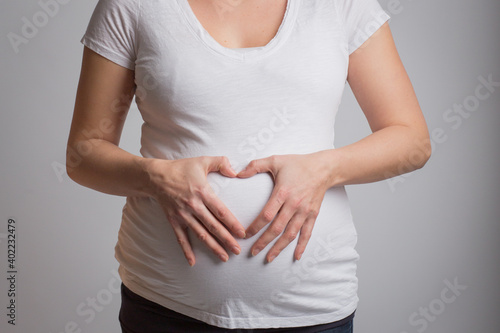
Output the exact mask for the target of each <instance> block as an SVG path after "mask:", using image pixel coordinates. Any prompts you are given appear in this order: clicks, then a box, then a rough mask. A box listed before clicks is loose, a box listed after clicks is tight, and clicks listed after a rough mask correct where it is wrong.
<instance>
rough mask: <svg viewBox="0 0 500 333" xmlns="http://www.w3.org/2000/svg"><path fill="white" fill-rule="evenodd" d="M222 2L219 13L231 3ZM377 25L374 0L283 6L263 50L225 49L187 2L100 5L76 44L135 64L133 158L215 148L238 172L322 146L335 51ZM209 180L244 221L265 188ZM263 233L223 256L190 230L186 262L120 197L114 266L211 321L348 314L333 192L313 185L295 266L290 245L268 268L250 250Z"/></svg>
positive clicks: (341, 229)
mask: <svg viewBox="0 0 500 333" xmlns="http://www.w3.org/2000/svg"><path fill="white" fill-rule="evenodd" d="M222 3H223V4H221V6H220V7H219V8H218V10H219V11H220V12H221V13H223V12H224V11H225V10H229V9H230V8H228V7H227V6H230V5H231V4H230V3H229V2H222ZM388 19H389V15H388V14H386V13H385V12H384V11H383V10H382V8H381V7H380V5H379V3H378V2H377V0H289V1H288V4H287V8H286V13H285V16H284V19H283V21H282V23H281V26H280V28H279V31H278V33H277V34H276V36H275V37H274V38H273V39H272V40H271V41H270V42H269V43H268V44H267V45H266V46H264V47H258V48H249V49H238V50H235V49H229V48H226V47H223V46H222V45H220V44H219V43H218V42H217V41H215V39H213V38H212V37H211V36H210V35H209V34H208V32H207V31H206V30H205V29H204V28H203V26H202V25H201V24H200V22H199V21H198V20H197V19H196V16H195V15H194V13H193V11H192V10H191V7H190V6H189V3H188V1H187V0H148V1H141V0H100V1H99V3H98V4H97V7H96V9H95V11H94V14H93V16H92V18H91V20H90V23H89V26H88V29H87V31H86V33H85V35H84V37H83V38H82V43H84V44H85V45H86V46H87V47H89V48H91V49H92V50H94V51H96V52H97V53H99V54H101V55H103V56H104V57H106V58H108V59H110V60H111V61H113V62H115V63H117V64H119V65H121V66H124V67H126V68H129V69H132V70H135V82H136V84H137V90H136V98H135V100H136V103H137V106H138V108H139V110H140V112H141V115H142V118H143V120H144V123H143V125H142V138H141V154H142V155H143V156H145V157H152V158H162V159H180V158H186V157H193V156H202V155H212V156H218V155H224V156H227V157H228V158H229V159H230V161H231V163H232V164H233V166H234V168H235V169H236V170H240V169H242V168H243V167H244V166H245V165H246V164H247V163H248V162H249V161H250V160H252V159H255V158H262V157H266V156H270V155H273V154H307V153H312V152H316V151H319V150H325V149H333V148H334V146H333V143H334V123H335V116H336V113H337V109H338V106H339V104H340V101H341V97H342V94H343V91H344V87H345V83H346V76H347V68H348V60H349V54H350V53H352V52H353V51H354V50H356V49H357V48H358V47H360V45H361V44H362V43H363V42H364V41H365V40H366V39H367V38H368V37H369V36H371V35H372V34H373V33H374V32H375V31H376V30H377V29H378V28H379V27H380V26H381V25H382V24H383V23H384V22H385V21H387V20H388ZM256 28H257V27H256ZM209 180H210V183H211V185H212V187H213V188H214V190H215V191H216V193H217V194H218V195H219V197H220V198H221V199H222V200H223V202H224V203H225V204H226V205H227V206H228V208H229V209H230V210H231V211H232V212H233V214H234V215H235V216H236V217H237V218H238V219H239V221H240V222H241V223H242V224H243V226H245V227H247V226H248V225H249V224H250V223H251V222H252V221H253V219H254V218H255V217H256V216H257V215H258V213H259V212H260V211H261V210H262V208H263V207H264V205H265V203H266V201H267V200H268V199H269V195H270V193H271V191H272V188H273V181H272V179H271V178H270V176H269V175H268V174H258V175H256V176H254V177H252V178H249V179H228V178H225V177H223V176H221V175H218V174H215V173H211V174H209ZM264 230H265V228H264V229H263V230H261V232H260V233H258V234H257V235H255V236H253V237H252V238H250V239H247V240H238V242H239V244H240V246H241V248H242V253H241V254H240V255H238V256H236V255H233V254H231V253H229V254H230V258H229V261H228V262H225V263H224V262H221V261H220V260H219V259H218V258H216V257H215V255H214V254H213V253H212V252H211V251H210V250H208V249H207V248H206V247H205V245H203V244H202V243H201V242H200V241H199V240H198V239H197V238H196V237H191V242H192V245H193V248H194V251H195V255H196V261H197V263H196V265H195V266H194V267H190V266H189V265H188V263H187V262H186V259H185V258H184V255H183V253H182V250H181V248H180V247H179V245H178V243H177V241H176V238H175V235H174V233H173V231H172V228H171V226H170V224H169V223H168V221H167V219H166V217H165V215H164V213H163V211H162V210H161V208H160V207H159V205H158V203H157V202H156V200H154V199H152V198H145V197H128V198H127V202H126V205H125V207H124V209H123V219H122V224H121V228H120V232H119V238H118V243H117V245H116V258H117V260H118V261H119V263H120V269H119V272H120V275H121V278H122V280H123V282H124V283H125V285H126V286H127V287H129V288H130V289H131V290H132V291H134V292H135V293H137V294H139V295H141V296H143V297H145V298H147V299H149V300H151V301H154V302H156V303H158V304H161V305H163V306H165V307H167V308H170V309H172V310H174V311H177V312H179V313H182V314H185V315H188V316H190V317H193V318H196V319H198V320H202V321H204V322H206V323H209V324H211V325H215V326H220V327H225V328H270V327H293V326H310V325H317V324H324V323H328V322H333V321H336V320H340V319H343V318H344V317H346V316H348V315H350V314H351V313H352V312H353V311H354V310H355V309H356V306H357V303H358V297H357V278H356V262H357V260H358V253H357V252H356V250H355V248H354V247H355V244H356V240H357V234H356V230H355V227H354V225H353V221H352V216H351V211H350V208H349V203H348V199H347V196H346V193H345V190H344V188H343V187H334V188H331V189H329V190H328V191H327V192H326V194H325V197H324V201H323V203H322V206H321V210H320V213H319V216H318V218H317V220H316V223H315V227H314V230H313V234H312V237H311V239H310V241H309V244H308V246H307V248H306V250H305V253H304V254H303V256H302V259H301V260H299V261H294V260H293V252H294V250H295V247H296V244H297V240H295V241H294V242H292V243H291V244H290V245H289V246H288V247H287V248H286V249H285V250H284V251H283V252H282V253H281V254H280V255H279V256H278V257H277V258H276V259H275V260H274V261H273V262H272V263H270V264H268V263H265V260H264V258H265V254H266V253H267V251H268V250H269V248H270V247H271V245H272V244H273V243H274V242H272V243H271V244H270V245H268V247H266V248H265V249H264V250H263V251H262V252H261V253H259V254H258V255H257V256H256V257H252V256H251V255H250V254H249V249H250V247H251V246H252V244H253V243H254V242H255V241H256V240H257V238H258V237H259V235H260V234H261V233H262V232H263V231H264Z"/></svg>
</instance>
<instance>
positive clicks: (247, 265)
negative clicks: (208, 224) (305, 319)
mask: <svg viewBox="0 0 500 333" xmlns="http://www.w3.org/2000/svg"><path fill="white" fill-rule="evenodd" d="M208 178H209V182H210V184H211V186H212V188H213V189H214V191H215V193H216V194H217V196H218V197H219V198H220V199H221V200H222V202H223V203H224V204H225V205H226V206H227V208H228V209H229V210H231V212H232V213H233V215H234V216H235V217H236V219H237V220H238V221H239V222H240V223H241V224H242V225H243V227H244V228H247V227H248V226H249V225H250V224H251V223H252V222H253V221H254V220H255V218H256V217H257V216H258V215H259V213H260V212H261V211H262V209H263V208H264V206H265V205H266V203H267V201H268V200H269V197H270V196H271V193H272V191H273V187H274V183H273V179H272V177H271V176H270V175H269V174H257V175H255V176H253V177H251V178H247V179H239V178H227V177H224V176H222V175H220V174H216V173H211V174H209V175H208ZM345 199H346V198H345V193H344V191H343V190H342V189H331V190H329V191H327V193H326V195H325V201H326V202H324V203H326V205H324V206H323V207H322V211H321V212H320V215H319V216H318V220H317V222H316V224H315V228H314V232H313V235H312V237H311V239H310V242H309V244H308V249H307V250H306V252H305V253H304V255H303V257H302V259H301V260H300V261H296V260H294V259H293V257H294V251H295V248H296V245H297V241H298V239H297V238H296V239H295V240H294V241H292V242H291V243H290V244H289V245H288V246H287V247H286V248H285V249H283V251H282V252H281V253H280V255H279V256H278V257H277V258H276V259H275V260H274V261H273V262H272V263H267V262H266V260H265V257H266V254H267V253H268V251H269V249H270V248H271V246H272V245H273V244H274V243H275V242H276V240H277V239H275V240H273V241H272V242H271V243H270V244H268V245H267V247H266V248H264V249H263V250H262V251H261V252H260V253H259V254H257V255H256V256H252V255H251V253H250V249H251V247H252V245H253V244H254V243H255V241H256V240H257V239H258V238H259V237H260V236H261V235H262V233H263V232H265V230H266V229H267V227H268V226H265V227H264V228H263V229H262V230H260V232H258V233H257V234H256V235H254V236H253V237H251V238H249V239H238V238H236V240H237V242H238V244H239V245H240V247H241V250H242V251H241V253H240V254H239V255H234V254H233V253H231V252H230V251H229V250H228V251H227V253H228V254H229V260H228V261H227V262H222V261H221V260H220V259H218V258H217V256H216V255H215V254H214V253H213V252H212V251H211V250H210V249H208V248H207V247H206V246H205V244H204V243H202V242H201V241H200V240H199V239H198V238H197V237H195V235H194V234H193V233H192V232H190V231H189V236H190V237H189V238H190V242H191V246H192V248H193V251H194V253H195V256H196V264H195V265H194V266H193V267H190V266H189V265H188V264H187V261H186V259H185V258H184V255H183V253H182V251H181V250H180V247H179V245H178V243H177V241H176V239H175V236H174V234H173V232H172V230H171V228H170V226H169V225H168V223H165V222H161V221H162V214H163V213H162V212H161V211H160V210H159V209H158V208H157V207H156V204H155V203H154V202H151V207H150V208H151V209H146V208H147V206H144V207H143V212H144V214H145V215H148V214H151V215H150V216H148V218H151V220H152V221H155V220H157V221H158V222H157V224H156V226H154V225H152V226H151V227H150V228H149V227H147V225H143V226H142V227H141V228H137V229H130V230H128V229H126V228H125V227H124V226H122V234H123V236H122V239H121V242H122V244H124V245H123V246H127V247H132V248H131V249H130V250H131V253H130V254H129V255H128V257H126V256H125V255H121V252H120V248H119V251H118V258H119V260H120V262H121V263H122V264H124V265H125V266H126V268H127V270H129V271H130V274H131V275H135V276H137V277H140V278H138V279H137V280H142V282H141V284H142V285H143V286H144V287H146V288H148V289H152V290H159V292H158V293H159V294H160V295H162V296H159V300H165V303H164V304H165V305H169V306H173V305H176V304H182V306H183V307H184V306H186V307H188V308H194V309H198V310H202V311H207V312H210V313H219V314H224V315H228V316H229V315H230V314H231V311H235V310H236V309H239V310H241V311H242V312H246V311H247V310H248V308H246V307H250V308H253V309H254V310H255V311H257V312H260V311H264V310H265V311H266V312H269V311H271V310H270V309H269V308H267V307H266V309H262V308H261V306H262V304H263V303H262V300H265V299H269V297H271V298H272V299H273V306H272V307H271V309H274V310H276V311H278V310H279V309H283V308H286V307H292V308H293V307H294V306H295V305H294V302H295V301H297V299H302V301H300V302H309V301H310V298H311V297H312V296H311V295H312V294H314V295H315V296H314V298H315V302H317V298H318V297H319V296H318V295H317V290H318V288H319V289H321V290H325V291H326V290H344V289H345V287H344V284H345V283H346V281H349V282H348V283H347V284H349V286H351V285H352V281H354V280H353V279H354V273H353V272H354V269H355V263H354V262H355V260H356V256H357V254H356V252H355V251H354V249H353V246H354V244H355V230H354V229H353V227H352V225H351V223H350V212H349V210H348V207H347V202H346V201H345ZM153 224H154V223H153ZM127 225H128V224H125V226H127ZM143 233H147V234H148V237H147V239H148V241H144V242H143V243H142V244H139V242H137V241H133V238H137V237H138V235H141V234H143ZM129 238H130V241H129ZM134 244H136V245H137V246H140V248H137V249H136V250H134V249H133V247H134ZM330 247H331V248H330ZM122 252H123V251H122ZM135 252H137V255H136V256H137V260H135V261H132V260H131V258H132V257H134V253H135ZM144 252H146V253H147V255H145V254H144ZM151 258H155V259H154V260H151ZM146 262H148V263H146ZM346 265H347V266H346ZM346 267H347V268H346ZM332 271H335V272H336V275H335V276H334V275H332ZM332 286H333V287H335V286H338V287H339V288H340V289H336V288H333V287H332ZM332 288H333V289H332ZM324 296H325V304H330V303H331V299H332V297H333V296H334V295H330V294H327V293H325V295H324ZM294 300H295V301H294ZM179 310H181V308H179ZM274 310H273V311H274ZM233 315H234V313H233ZM279 315H280V314H279V313H276V316H279Z"/></svg>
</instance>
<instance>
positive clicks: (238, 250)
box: [231, 246, 241, 254]
mask: <svg viewBox="0 0 500 333" xmlns="http://www.w3.org/2000/svg"><path fill="white" fill-rule="evenodd" d="M231 252H233V253H234V254H240V252H241V250H240V248H239V247H237V246H233V247H232V248H231Z"/></svg>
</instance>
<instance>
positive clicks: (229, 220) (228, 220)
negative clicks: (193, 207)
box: [202, 187, 246, 242]
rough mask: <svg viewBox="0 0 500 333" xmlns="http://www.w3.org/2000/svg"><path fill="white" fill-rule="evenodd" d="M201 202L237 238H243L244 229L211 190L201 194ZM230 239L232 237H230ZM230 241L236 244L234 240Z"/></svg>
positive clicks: (244, 234) (208, 189)
mask: <svg viewBox="0 0 500 333" xmlns="http://www.w3.org/2000/svg"><path fill="white" fill-rule="evenodd" d="M202 200H203V203H204V204H205V206H206V207H207V208H208V210H209V211H210V212H211V213H212V214H213V216H215V218H216V219H217V220H219V221H220V222H221V223H223V224H224V225H225V226H226V227H227V228H228V229H229V230H231V232H232V233H233V234H235V235H236V236H238V237H239V238H245V236H246V233H245V228H244V227H243V225H241V223H240V222H239V221H238V219H237V218H236V217H235V216H234V215H233V213H232V212H231V211H230V210H229V208H227V207H226V205H225V204H224V203H223V202H222V200H220V199H219V197H217V195H216V194H215V193H214V191H213V190H212V188H210V187H208V188H207V190H206V191H204V193H202ZM231 238H232V237H231ZM231 241H234V242H236V241H235V240H234V239H231Z"/></svg>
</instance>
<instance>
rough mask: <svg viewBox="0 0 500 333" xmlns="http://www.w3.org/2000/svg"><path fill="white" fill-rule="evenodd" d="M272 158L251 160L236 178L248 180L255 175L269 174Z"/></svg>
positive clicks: (271, 167) (271, 168)
mask: <svg viewBox="0 0 500 333" xmlns="http://www.w3.org/2000/svg"><path fill="white" fill-rule="evenodd" d="M273 161H274V158H273V157H266V158H261V159H257V160H253V161H251V162H250V163H248V165H247V166H246V168H245V169H243V170H241V171H240V172H239V173H238V175H237V176H238V178H249V177H252V176H254V175H255V174H257V173H264V172H271V173H272V170H273Z"/></svg>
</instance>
